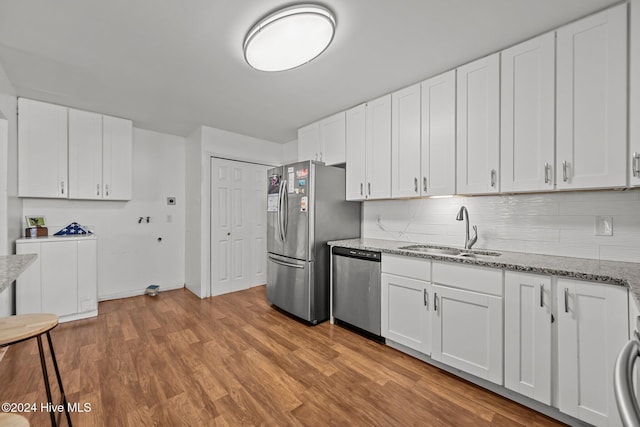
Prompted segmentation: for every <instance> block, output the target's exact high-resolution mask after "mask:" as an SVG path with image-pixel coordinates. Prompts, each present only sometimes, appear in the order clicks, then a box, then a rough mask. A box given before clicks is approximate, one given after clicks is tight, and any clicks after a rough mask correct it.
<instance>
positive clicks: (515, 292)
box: [504, 271, 553, 405]
mask: <svg viewBox="0 0 640 427" xmlns="http://www.w3.org/2000/svg"><path fill="white" fill-rule="evenodd" d="M552 296H553V293H552V289H551V277H549V276H540V275H535V274H527V273H518V272H515V271H506V272H505V274H504V354H505V359H504V385H505V387H507V388H508V389H510V390H513V391H516V392H518V393H520V394H523V395H525V396H527V397H530V398H532V399H535V400H537V401H539V402H542V403H544V404H546V405H551V340H552V336H551V326H552V323H551V321H552Z"/></svg>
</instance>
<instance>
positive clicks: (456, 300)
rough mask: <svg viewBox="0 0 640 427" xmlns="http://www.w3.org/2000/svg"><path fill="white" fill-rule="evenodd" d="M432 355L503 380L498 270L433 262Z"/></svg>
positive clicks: (477, 374) (501, 291) (500, 282)
mask: <svg viewBox="0 0 640 427" xmlns="http://www.w3.org/2000/svg"><path fill="white" fill-rule="evenodd" d="M432 282H433V284H432V290H433V302H432V305H431V306H432V308H433V312H432V313H433V315H432V319H431V320H432V340H433V341H432V347H431V357H432V358H433V359H435V360H437V361H439V362H442V363H445V364H447V365H449V366H452V367H454V368H458V369H460V370H462V371H465V372H467V373H469V374H472V375H475V376H477V377H480V378H483V379H485V380H488V381H491V382H493V383H496V384H499V385H501V384H502V383H503V374H502V373H503V333H502V322H503V314H502V293H503V290H502V286H503V284H502V271H501V270H491V269H486V268H479V267H471V266H465V265H455V264H452V263H440V262H434V263H433V270H432Z"/></svg>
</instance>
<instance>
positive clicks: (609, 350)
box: [557, 278, 629, 426]
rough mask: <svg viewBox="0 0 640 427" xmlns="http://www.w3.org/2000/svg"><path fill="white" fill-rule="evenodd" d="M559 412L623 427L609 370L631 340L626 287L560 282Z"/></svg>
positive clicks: (593, 421) (569, 281)
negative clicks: (621, 350) (629, 338)
mask: <svg viewBox="0 0 640 427" xmlns="http://www.w3.org/2000/svg"><path fill="white" fill-rule="evenodd" d="M557 301H558V369H557V371H558V408H559V409H560V411H562V412H564V413H566V414H569V415H571V416H573V417H575V418H578V419H580V420H582V421H586V422H588V423H590V424H593V425H597V426H615V425H622V424H621V421H620V417H619V415H618V408H617V406H616V402H615V396H614V391H613V367H614V364H615V361H616V358H617V355H618V353H619V351H620V349H621V348H622V346H623V345H624V344H625V343H626V342H627V340H628V337H629V330H628V327H629V326H628V325H629V323H628V296H627V288H626V287H623V286H613V285H610V284H600V283H590V282H582V281H577V280H569V279H563V278H559V279H558V287H557Z"/></svg>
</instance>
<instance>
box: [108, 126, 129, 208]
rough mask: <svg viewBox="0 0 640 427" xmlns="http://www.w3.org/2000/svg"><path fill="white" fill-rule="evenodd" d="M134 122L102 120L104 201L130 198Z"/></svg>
mask: <svg viewBox="0 0 640 427" xmlns="http://www.w3.org/2000/svg"><path fill="white" fill-rule="evenodd" d="M132 159H133V122H131V120H127V119H121V118H119V117H111V116H102V171H103V172H102V183H103V188H104V189H103V193H102V198H103V199H110V200H131V198H132V197H133V162H132Z"/></svg>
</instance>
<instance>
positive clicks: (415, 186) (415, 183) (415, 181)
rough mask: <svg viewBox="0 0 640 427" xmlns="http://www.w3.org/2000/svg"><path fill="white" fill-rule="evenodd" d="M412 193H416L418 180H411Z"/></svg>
mask: <svg viewBox="0 0 640 427" xmlns="http://www.w3.org/2000/svg"><path fill="white" fill-rule="evenodd" d="M413 191H414V192H415V193H417V192H418V178H413Z"/></svg>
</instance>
